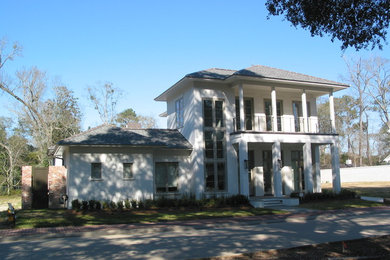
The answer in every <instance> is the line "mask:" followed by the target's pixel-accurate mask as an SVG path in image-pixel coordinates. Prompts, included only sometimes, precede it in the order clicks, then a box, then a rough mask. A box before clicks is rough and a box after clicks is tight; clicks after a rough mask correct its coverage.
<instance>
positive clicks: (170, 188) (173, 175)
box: [155, 162, 179, 192]
mask: <svg viewBox="0 0 390 260" xmlns="http://www.w3.org/2000/svg"><path fill="white" fill-rule="evenodd" d="M178 172H179V166H178V163H177V162H157V163H156V165H155V181H156V191H157V192H176V191H177V190H178V187H177V179H178V176H179V174H178Z"/></svg>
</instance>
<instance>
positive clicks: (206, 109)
mask: <svg viewBox="0 0 390 260" xmlns="http://www.w3.org/2000/svg"><path fill="white" fill-rule="evenodd" d="M223 103H224V101H223V100H211V99H205V100H203V122H204V128H203V129H204V130H203V137H204V149H205V150H204V163H205V186H206V187H205V189H206V190H207V191H223V190H225V179H226V170H225V122H224V113H223V109H224V104H223Z"/></svg>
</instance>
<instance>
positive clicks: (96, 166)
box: [91, 163, 102, 180]
mask: <svg viewBox="0 0 390 260" xmlns="http://www.w3.org/2000/svg"><path fill="white" fill-rule="evenodd" d="M101 178H102V164H101V163H92V164H91V179H92V180H100V179H101Z"/></svg>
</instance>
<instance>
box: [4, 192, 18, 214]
mask: <svg viewBox="0 0 390 260" xmlns="http://www.w3.org/2000/svg"><path fill="white" fill-rule="evenodd" d="M8 203H12V206H14V208H15V209H21V208H22V195H21V192H20V191H19V192H14V193H12V194H11V195H0V211H3V210H7V209H8Z"/></svg>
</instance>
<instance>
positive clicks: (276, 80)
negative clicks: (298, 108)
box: [226, 75, 350, 91]
mask: <svg viewBox="0 0 390 260" xmlns="http://www.w3.org/2000/svg"><path fill="white" fill-rule="evenodd" d="M248 80H250V81H254V82H267V83H280V84H287V85H299V86H302V87H321V88H326V89H329V90H333V91H339V90H343V89H347V88H349V87H350V86H349V85H346V84H342V83H337V82H335V83H325V82H315V81H302V80H291V79H280V78H266V77H253V76H240V75H233V76H231V77H229V78H227V79H226V82H228V83H230V84H232V83H234V82H240V81H241V82H242V81H248Z"/></svg>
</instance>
